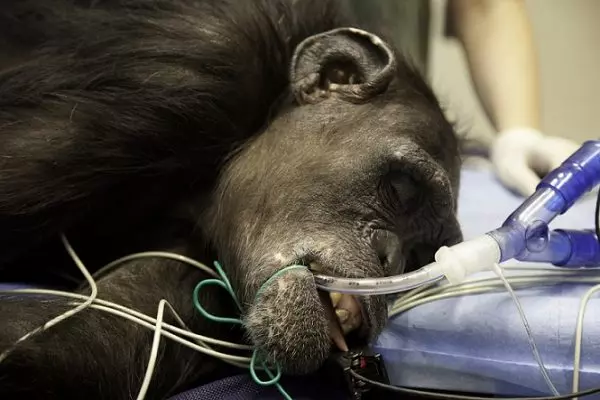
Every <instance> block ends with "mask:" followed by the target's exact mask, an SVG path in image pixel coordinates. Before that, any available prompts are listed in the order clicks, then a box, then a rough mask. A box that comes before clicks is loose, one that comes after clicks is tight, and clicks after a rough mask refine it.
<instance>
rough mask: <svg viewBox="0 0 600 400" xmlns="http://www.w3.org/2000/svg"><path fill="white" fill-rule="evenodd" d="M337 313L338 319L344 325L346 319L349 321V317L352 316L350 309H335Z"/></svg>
mask: <svg viewBox="0 0 600 400" xmlns="http://www.w3.org/2000/svg"><path fill="white" fill-rule="evenodd" d="M335 314H336V315H337V317H338V320H339V321H340V323H341V324H342V326H344V323H345V322H346V321H348V317H350V311H348V310H343V309H340V308H338V309H337V310H335Z"/></svg>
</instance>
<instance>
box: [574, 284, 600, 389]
mask: <svg viewBox="0 0 600 400" xmlns="http://www.w3.org/2000/svg"><path fill="white" fill-rule="evenodd" d="M597 291H600V285H596V286H593V287H592V288H590V289H589V290H588V291H587V292H586V293H585V295H584V296H583V298H582V299H581V305H580V307H579V312H578V314H577V326H576V328H575V351H574V353H575V354H574V355H573V388H572V391H573V393H576V392H577V391H579V369H580V365H581V344H582V341H583V318H584V316H585V310H586V308H587V304H588V303H589V301H590V299H591V298H592V296H593V295H594V294H595V293H596V292H597ZM577 399H578V398H577V397H576V398H575V400H577Z"/></svg>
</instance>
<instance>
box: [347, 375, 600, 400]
mask: <svg viewBox="0 0 600 400" xmlns="http://www.w3.org/2000/svg"><path fill="white" fill-rule="evenodd" d="M348 372H349V373H350V374H351V375H352V376H353V377H354V378H355V379H358V380H360V381H363V382H365V383H368V384H369V385H371V386H373V387H376V388H379V389H382V390H386V391H390V392H396V393H401V394H403V395H413V396H421V397H428V398H432V399H442V400H488V399H495V398H497V397H496V396H488V397H484V396H465V395H459V394H446V393H438V392H433V391H430V390H419V389H410V388H406V387H402V386H392V385H386V384H385V383H381V382H377V381H374V380H371V379H369V378H366V377H364V376H362V375H360V374H359V373H358V372H356V371H354V370H352V369H350V370H349V371H348ZM596 393H600V387H597V388H592V389H588V390H582V391H581V392H578V393H571V394H565V395H561V396H546V397H501V398H502V400H568V399H574V398H577V397H584V396H590V395H593V394H596Z"/></svg>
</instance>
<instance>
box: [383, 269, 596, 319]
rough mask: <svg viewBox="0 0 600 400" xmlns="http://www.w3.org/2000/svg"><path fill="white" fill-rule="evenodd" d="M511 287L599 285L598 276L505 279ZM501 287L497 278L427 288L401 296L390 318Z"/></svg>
mask: <svg viewBox="0 0 600 400" xmlns="http://www.w3.org/2000/svg"><path fill="white" fill-rule="evenodd" d="M506 279H507V280H508V281H509V282H510V283H511V284H512V285H514V284H518V285H527V286H531V284H535V285H538V286H539V285H545V284H548V285H549V284H555V283H588V284H589V283H600V276H597V277H569V276H547V277H544V276H541V277H507V278H506ZM502 286H503V283H502V281H500V280H499V279H497V278H490V279H481V280H479V281H474V282H464V283H460V284H456V285H446V286H441V287H433V288H429V289H428V290H426V291H423V292H420V293H417V294H416V295H413V296H412V297H411V296H403V297H401V298H399V299H397V300H396V301H395V302H394V303H393V304H392V306H391V309H390V317H393V316H395V315H398V314H401V313H403V312H406V311H407V310H409V309H411V308H414V307H417V306H420V305H423V304H426V303H430V302H434V301H437V300H441V299H446V298H451V297H458V296H463V295H473V294H481V293H487V292H491V291H495V290H498V289H499V288H501V287H502Z"/></svg>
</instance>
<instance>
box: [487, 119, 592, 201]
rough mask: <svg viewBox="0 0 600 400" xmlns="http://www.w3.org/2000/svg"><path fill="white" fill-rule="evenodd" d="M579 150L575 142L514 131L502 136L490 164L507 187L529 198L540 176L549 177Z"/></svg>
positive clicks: (534, 132) (507, 131) (528, 129)
mask: <svg viewBox="0 0 600 400" xmlns="http://www.w3.org/2000/svg"><path fill="white" fill-rule="evenodd" d="M579 147H580V145H579V144H577V143H575V142H573V141H571V140H568V139H563V138H559V137H553V136H545V135H543V134H542V133H541V132H539V131H537V130H535V129H531V128H514V129H510V130H506V131H504V132H500V133H499V134H498V137H497V138H496V140H495V141H494V143H493V144H492V148H491V152H490V160H491V162H492V164H493V166H494V169H495V170H496V174H497V176H498V178H499V179H500V181H501V182H502V183H503V184H504V185H505V186H507V187H508V188H510V189H512V190H514V191H516V192H517V193H519V194H521V195H523V196H529V195H531V194H533V193H534V192H535V188H536V186H537V185H538V183H539V182H540V178H539V176H538V173H539V174H541V175H542V176H544V175H546V174H547V173H548V172H550V171H552V170H553V169H554V168H556V167H558V166H559V165H560V164H561V163H562V162H563V161H564V160H566V159H567V158H568V157H569V156H570V155H571V154H573V153H574V152H575V151H576V150H577V149H578V148H579ZM536 171H537V172H538V173H536Z"/></svg>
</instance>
